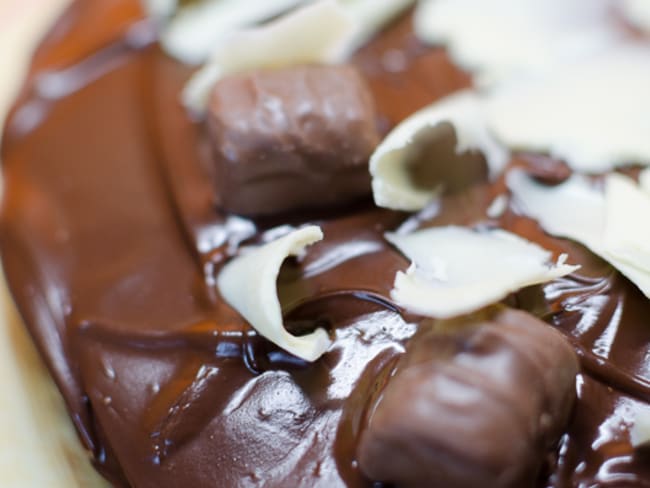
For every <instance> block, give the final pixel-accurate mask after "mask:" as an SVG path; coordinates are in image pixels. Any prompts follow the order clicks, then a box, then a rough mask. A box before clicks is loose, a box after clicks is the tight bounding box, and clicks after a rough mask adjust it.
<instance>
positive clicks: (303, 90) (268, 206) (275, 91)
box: [208, 65, 379, 216]
mask: <svg viewBox="0 0 650 488" xmlns="http://www.w3.org/2000/svg"><path fill="white" fill-rule="evenodd" d="M375 120H376V115H375V108H374V102H373V99H372V97H371V95H370V92H369V90H368V88H367V86H366V83H365V82H364V81H363V80H362V78H361V76H360V75H359V74H358V73H357V71H356V70H355V69H354V68H352V67H351V66H320V65H309V66H298V67H291V68H286V69H279V70H270V71H268V70H267V71H255V72H251V73H246V74H239V75H234V76H230V77H227V78H225V79H223V80H221V81H219V82H218V83H217V84H216V86H215V87H214V89H213V91H212V94H211V98H210V103H209V112H208V127H209V132H210V138H211V142H212V145H213V150H214V162H215V165H216V168H215V171H214V173H215V178H216V185H217V190H218V195H219V200H220V202H219V203H220V205H221V206H222V207H223V208H224V209H226V210H227V211H230V212H233V213H237V214H242V215H251V216H255V215H270V214H277V213H282V212H289V211H295V210H299V209H304V208H315V207H321V208H323V207H328V206H332V205H344V204H346V203H349V202H351V201H353V200H356V199H359V198H361V197H363V196H365V195H367V194H369V193H370V177H369V174H368V167H367V163H368V158H369V157H370V154H371V153H372V151H373V150H374V148H375V146H376V145H377V143H378V142H379V135H378V132H377V127H376V123H375Z"/></svg>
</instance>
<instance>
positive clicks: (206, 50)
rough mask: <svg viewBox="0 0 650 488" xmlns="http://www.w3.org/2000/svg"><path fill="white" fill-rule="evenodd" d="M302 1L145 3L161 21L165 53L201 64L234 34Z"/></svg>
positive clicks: (161, 0)
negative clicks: (215, 48)
mask: <svg viewBox="0 0 650 488" xmlns="http://www.w3.org/2000/svg"><path fill="white" fill-rule="evenodd" d="M302 1H303V0H264V1H263V2H256V1H250V0H195V1H189V2H183V1H181V2H178V0H146V1H145V5H146V7H147V8H148V10H149V12H150V14H152V15H153V16H154V17H155V18H157V19H158V20H159V21H160V22H161V35H160V42H161V44H162V46H163V48H164V49H165V51H166V52H167V53H169V54H170V55H172V56H174V57H175V58H177V59H179V60H181V61H183V62H185V63H190V64H199V63H202V62H204V61H205V60H206V59H207V58H208V57H209V56H210V54H211V53H212V51H213V50H214V47H215V46H218V45H220V44H222V43H223V42H224V41H225V40H226V39H227V38H228V37H229V36H230V35H231V34H232V33H233V32H236V31H238V30H240V29H243V28H246V27H251V26H254V25H256V24H258V23H262V22H265V21H268V20H269V19H272V18H274V17H277V16H278V15H280V14H282V13H284V12H286V11H288V10H289V9H291V8H292V7H295V6H296V5H298V4H300V3H301V2H302ZM179 3H180V5H179Z"/></svg>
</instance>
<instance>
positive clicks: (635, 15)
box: [620, 0, 650, 33]
mask: <svg viewBox="0 0 650 488" xmlns="http://www.w3.org/2000/svg"><path fill="white" fill-rule="evenodd" d="M620 6H621V10H622V11H623V15H624V16H625V18H626V19H627V20H628V21H629V22H630V23H631V24H632V25H634V26H635V27H637V28H639V29H641V30H643V31H645V32H647V33H650V1H648V0H620Z"/></svg>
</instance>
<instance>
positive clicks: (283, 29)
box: [182, 0, 356, 113]
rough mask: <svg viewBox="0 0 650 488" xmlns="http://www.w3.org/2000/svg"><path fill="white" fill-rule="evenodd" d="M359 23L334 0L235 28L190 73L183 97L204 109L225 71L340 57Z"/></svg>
mask: <svg viewBox="0 0 650 488" xmlns="http://www.w3.org/2000/svg"><path fill="white" fill-rule="evenodd" d="M355 32H356V31H355V25H354V22H353V21H352V20H351V18H350V17H349V16H348V15H347V13H346V11H345V10H344V9H343V8H341V6H340V5H339V4H338V3H337V2H335V1H333V0H323V1H319V2H316V3H314V4H311V5H308V6H306V7H303V8H300V9H297V10H295V11H293V12H291V13H290V14H288V15H285V16H283V17H280V18H278V19H277V20H275V21H273V22H270V23H269V24H267V25H264V26H261V27H257V28H251V29H248V30H241V31H238V32H236V33H233V34H232V35H231V36H229V37H228V39H225V40H224V42H222V43H221V44H219V45H218V46H217V49H216V50H215V51H214V52H213V54H212V58H211V60H210V61H209V62H208V63H207V64H206V65H205V66H204V67H203V68H201V69H200V70H199V71H198V72H197V73H195V74H194V76H193V77H192V78H191V79H190V81H189V82H188V84H187V85H186V86H185V88H184V90H183V94H182V98H183V103H184V104H185V106H186V107H188V108H189V109H191V110H193V111H194V112H196V113H201V112H202V111H203V110H204V107H205V105H206V102H207V98H208V96H209V93H210V90H211V88H212V87H213V86H214V84H215V83H216V82H217V81H218V80H219V79H220V78H222V77H223V76H226V75H228V74H232V73H237V72H240V71H246V70H250V69H256V68H279V67H284V66H290V65H294V64H303V63H334V62H337V61H339V60H341V59H342V58H343V56H344V55H345V52H346V51H347V49H348V42H349V41H350V39H351V38H352V36H354V35H355Z"/></svg>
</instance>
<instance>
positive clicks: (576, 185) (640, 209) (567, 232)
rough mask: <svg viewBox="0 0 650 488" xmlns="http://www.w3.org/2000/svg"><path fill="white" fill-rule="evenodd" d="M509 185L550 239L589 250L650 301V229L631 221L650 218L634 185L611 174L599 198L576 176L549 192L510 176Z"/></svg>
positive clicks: (516, 173)
mask: <svg viewBox="0 0 650 488" xmlns="http://www.w3.org/2000/svg"><path fill="white" fill-rule="evenodd" d="M507 182H508V187H509V188H510V190H511V191H512V193H513V196H514V197H515V200H516V202H517V203H518V204H519V206H520V207H521V209H522V211H523V212H524V214H525V215H527V216H529V217H532V218H534V219H536V220H537V221H538V222H539V224H540V225H541V226H542V228H543V229H544V230H545V231H546V232H548V233H549V234H552V235H554V236H557V237H567V238H569V239H573V240H575V241H578V242H580V243H581V244H583V245H585V246H587V247H588V248H589V249H591V250H592V251H593V252H594V253H596V254H598V255H599V256H600V257H602V258H603V259H605V260H607V261H608V262H609V263H610V264H611V265H612V266H614V267H615V268H616V269H618V270H619V271H620V272H621V273H622V274H623V275H625V276H626V277H627V278H628V279H629V280H630V281H632V282H633V283H634V284H635V285H636V286H637V287H638V288H639V289H640V290H641V291H642V292H643V294H644V295H646V296H647V297H649V298H650V249H649V246H648V235H650V224H648V222H647V221H646V220H642V221H641V222H639V221H634V222H633V221H632V219H634V218H635V217H636V218H637V219H638V216H639V215H650V196H648V194H647V193H645V192H644V191H643V190H642V189H641V187H640V186H639V185H637V184H636V183H635V182H634V181H633V180H631V179H630V178H628V177H626V176H623V175H620V174H617V173H613V174H610V175H608V176H607V177H606V180H605V191H604V192H603V191H601V190H599V189H597V188H595V187H594V185H593V184H592V183H591V182H590V181H589V180H588V179H587V178H585V177H583V176H579V175H575V176H573V177H571V178H570V179H569V180H567V181H566V182H564V183H562V184H560V185H556V186H552V187H549V186H546V185H542V184H540V183H537V182H535V181H534V180H533V179H532V178H530V177H529V176H527V175H526V174H525V173H524V172H523V171H522V170H513V171H511V172H510V173H509V174H508V178H507ZM567 209H570V211H567Z"/></svg>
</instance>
